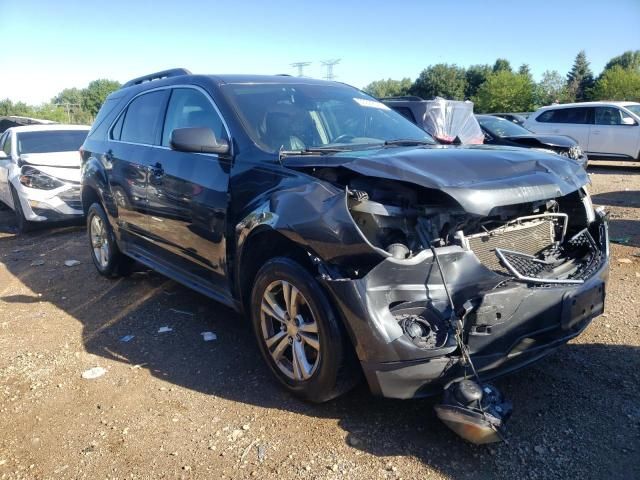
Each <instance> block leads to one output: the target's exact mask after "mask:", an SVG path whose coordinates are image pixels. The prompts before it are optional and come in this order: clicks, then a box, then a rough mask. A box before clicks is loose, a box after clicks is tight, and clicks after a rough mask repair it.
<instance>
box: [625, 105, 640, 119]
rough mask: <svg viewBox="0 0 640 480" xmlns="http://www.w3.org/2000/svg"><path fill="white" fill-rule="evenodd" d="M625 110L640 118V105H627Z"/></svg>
mask: <svg viewBox="0 0 640 480" xmlns="http://www.w3.org/2000/svg"><path fill="white" fill-rule="evenodd" d="M624 108H626V109H627V110H629V111H630V112H632V113H635V114H636V115H637V116H639V117H640V103H636V104H633V105H625V106H624Z"/></svg>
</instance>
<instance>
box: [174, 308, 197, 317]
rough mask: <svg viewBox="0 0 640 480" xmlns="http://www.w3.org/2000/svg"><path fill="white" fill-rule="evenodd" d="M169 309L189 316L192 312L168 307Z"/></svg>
mask: <svg viewBox="0 0 640 480" xmlns="http://www.w3.org/2000/svg"><path fill="white" fill-rule="evenodd" d="M169 311H171V312H173V313H179V314H181V315H189V316H190V317H193V313H191V312H187V311H186V310H178V309H177V308H170V309H169Z"/></svg>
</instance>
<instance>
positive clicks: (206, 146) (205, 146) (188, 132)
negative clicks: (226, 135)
mask: <svg viewBox="0 0 640 480" xmlns="http://www.w3.org/2000/svg"><path fill="white" fill-rule="evenodd" d="M169 144H170V145H171V148H172V149H173V150H178V151H181V152H195V153H217V154H225V153H228V152H229V142H227V141H226V140H224V139H222V138H220V139H216V135H215V134H214V133H213V130H211V129H210V128H207V127H189V128H176V129H175V130H173V131H172V132H171V140H170V142H169Z"/></svg>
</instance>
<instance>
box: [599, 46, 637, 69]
mask: <svg viewBox="0 0 640 480" xmlns="http://www.w3.org/2000/svg"><path fill="white" fill-rule="evenodd" d="M616 65H618V66H620V67H622V68H628V69H632V70H639V71H640V50H635V51H633V50H628V51H626V52H624V53H623V54H622V55H618V56H617V57H613V58H612V59H611V60H609V62H608V63H607V64H606V65H605V66H604V71H603V72H602V73H603V74H604V72H606V71H607V70H611V69H612V68H613V67H615V66H616Z"/></svg>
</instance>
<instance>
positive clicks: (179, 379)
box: [0, 164, 640, 479]
mask: <svg viewBox="0 0 640 480" xmlns="http://www.w3.org/2000/svg"><path fill="white" fill-rule="evenodd" d="M638 167H639V166H638V165H637V164H636V165H631V166H630V165H628V164H627V166H625V167H612V166H606V167H592V168H591V173H592V180H593V187H592V193H593V195H594V202H595V203H596V204H599V205H606V207H607V208H608V209H609V210H610V212H611V235H612V237H613V238H614V239H616V240H617V241H619V242H622V243H618V244H614V245H612V266H611V281H610V283H609V286H608V296H607V304H606V313H605V314H604V315H603V316H602V317H599V318H598V319H596V320H595V321H594V322H593V323H592V324H591V325H590V326H589V328H588V329H587V330H586V331H585V332H584V333H583V334H582V335H581V336H580V337H579V338H577V339H576V340H574V341H572V342H571V343H570V344H569V345H567V346H565V347H563V348H561V349H560V350H559V351H558V352H557V353H555V354H554V355H552V356H550V357H548V358H546V359H545V360H543V361H541V362H539V363H537V364H535V365H534V366H532V367H530V368H528V369H526V370H524V371H521V372H520V373H517V374H514V375H512V376H510V377H506V378H503V379H501V380H499V381H498V382H496V383H497V385H498V386H499V387H500V388H501V389H502V391H503V392H505V393H506V395H507V396H508V397H509V398H510V399H511V400H512V401H513V404H514V416H513V417H512V419H511V421H510V424H509V441H508V443H507V444H496V445H492V446H483V447H478V446H473V445H470V444H467V443H465V442H464V441H462V440H460V439H459V438H458V437H456V436H455V434H453V433H452V432H450V431H449V430H448V429H447V428H446V427H444V426H443V425H442V424H441V423H440V422H439V421H438V420H437V419H436V417H435V415H434V413H433V408H432V407H433V403H434V400H416V401H391V400H383V399H377V398H373V397H372V396H371V395H370V394H369V393H368V391H367V389H366V388H365V387H364V386H361V387H358V388H357V389H356V390H354V391H353V392H351V393H349V394H347V395H346V396H344V397H343V398H340V399H338V400H336V401H333V402H330V403H329V404H325V405H319V406H318V405H310V404H306V403H303V402H300V401H298V400H296V399H294V398H291V397H290V396H289V395H287V394H286V393H284V392H283V391H282V390H281V389H280V388H279V387H278V386H277V385H276V384H275V383H274V382H273V381H272V380H271V378H270V377H269V373H268V371H267V368H266V367H265V366H264V365H263V363H262V361H261V359H260V358H259V354H258V351H257V348H256V347H255V345H254V341H253V339H252V335H251V332H250V328H249V325H248V323H247V322H245V321H244V319H243V318H242V317H240V316H239V315H237V314H235V313H233V312H231V311H230V310H228V309H226V308H225V307H222V306H220V305H218V304H216V303H214V302H213V301H210V300H208V299H206V298H204V297H202V296H200V295H198V294H196V293H193V292H191V291H189V290H187V289H186V288H183V287H181V286H179V285H177V284H176V283H174V282H172V281H170V280H167V279H166V278H164V277H162V276H160V275H157V274H155V273H152V272H140V273H136V274H134V275H133V276H132V277H130V278H127V279H120V280H116V281H110V280H106V279H104V278H102V277H100V276H99V275H98V274H97V273H96V271H95V269H94V267H93V265H92V264H91V260H90V258H89V252H88V248H87V245H86V239H85V234H84V232H83V230H82V229H80V228H77V227H73V228H59V229H55V230H48V231H39V232H36V233H32V234H29V235H24V236H16V235H14V234H13V233H12V232H13V227H12V223H11V222H12V214H11V212H10V211H8V210H1V211H0V478H2V479H4V478H89V479H94V478H216V479H217V478H302V479H332V478H353V479H399V478H404V479H412V478H429V479H431V478H434V479H435V478H453V479H465V478H473V479H485V478H487V479H488V478H496V477H499V478H518V479H522V478H532V479H533V478H535V479H538V478H569V477H571V478H625V479H631V478H640V435H639V431H640V401H639V398H640V318H639V317H640V168H638ZM66 260H78V261H79V262H80V264H78V265H75V266H70V267H69V266H65V265H64V262H65V261H66ZM160 327H169V328H171V329H172V331H169V332H165V333H159V332H158V330H159V328H160ZM207 331H209V332H214V333H215V334H216V335H217V339H216V340H213V341H209V342H205V341H204V340H203V336H202V335H201V333H202V332H207ZM127 335H133V336H134V337H133V338H132V339H130V340H129V341H128V342H125V341H123V340H122V338H123V337H125V336H127ZM92 367H102V368H104V369H105V370H106V373H105V374H104V375H103V376H101V377H100V378H97V379H94V380H86V379H83V378H82V377H81V374H82V372H84V371H85V370H87V369H90V368H92Z"/></svg>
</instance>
